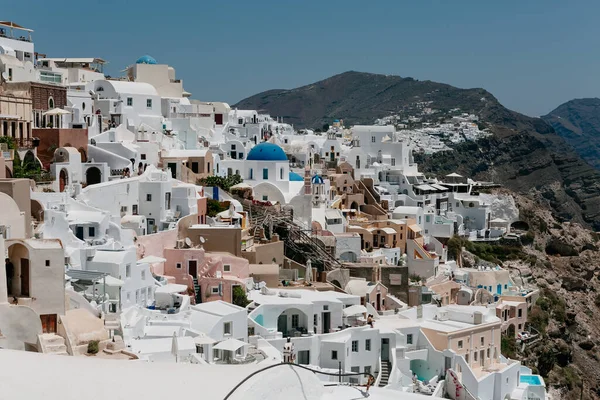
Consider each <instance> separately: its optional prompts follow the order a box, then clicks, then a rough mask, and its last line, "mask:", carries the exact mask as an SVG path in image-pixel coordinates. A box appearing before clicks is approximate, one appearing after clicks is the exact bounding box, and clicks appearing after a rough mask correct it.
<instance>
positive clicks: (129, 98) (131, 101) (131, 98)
mask: <svg viewBox="0 0 600 400" xmlns="http://www.w3.org/2000/svg"><path fill="white" fill-rule="evenodd" d="M127 106H129V107H132V106H133V97H128V98H127ZM150 107H152V100H150Z"/></svg>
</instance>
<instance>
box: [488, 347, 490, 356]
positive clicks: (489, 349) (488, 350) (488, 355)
mask: <svg viewBox="0 0 600 400" xmlns="http://www.w3.org/2000/svg"><path fill="white" fill-rule="evenodd" d="M487 358H490V349H489V347H488V349H487Z"/></svg>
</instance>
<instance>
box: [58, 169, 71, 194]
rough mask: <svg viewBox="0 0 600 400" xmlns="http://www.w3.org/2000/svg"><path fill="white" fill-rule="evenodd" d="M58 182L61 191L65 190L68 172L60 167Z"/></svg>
mask: <svg viewBox="0 0 600 400" xmlns="http://www.w3.org/2000/svg"><path fill="white" fill-rule="evenodd" d="M58 183H59V185H60V186H59V188H60V191H61V192H64V191H65V187H66V186H67V185H68V184H69V174H68V173H67V170H66V169H64V168H63V169H61V170H60V175H59V178H58Z"/></svg>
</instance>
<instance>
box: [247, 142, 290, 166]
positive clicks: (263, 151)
mask: <svg viewBox="0 0 600 400" xmlns="http://www.w3.org/2000/svg"><path fill="white" fill-rule="evenodd" d="M246 160H249V161H287V160H288V159H287V156H286V155H285V152H284V151H283V149H282V148H281V147H279V146H277V145H276V144H273V143H266V142H265V143H261V144H258V145H256V146H254V147H253V148H252V149H251V150H250V152H249V153H248V157H246Z"/></svg>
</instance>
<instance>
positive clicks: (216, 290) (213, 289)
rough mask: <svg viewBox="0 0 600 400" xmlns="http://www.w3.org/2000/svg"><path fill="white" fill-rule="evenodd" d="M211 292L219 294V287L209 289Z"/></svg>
mask: <svg viewBox="0 0 600 400" xmlns="http://www.w3.org/2000/svg"><path fill="white" fill-rule="evenodd" d="M211 292H212V294H219V287H218V286H213V287H212V288H211Z"/></svg>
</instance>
